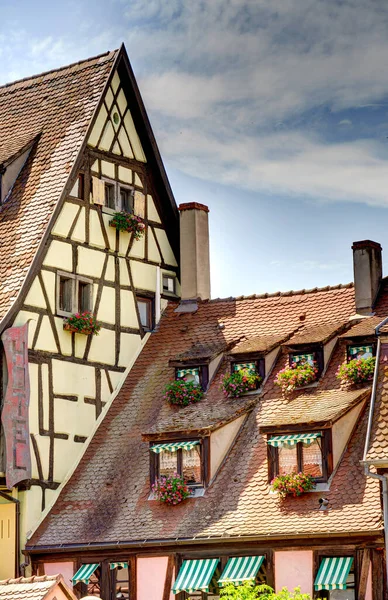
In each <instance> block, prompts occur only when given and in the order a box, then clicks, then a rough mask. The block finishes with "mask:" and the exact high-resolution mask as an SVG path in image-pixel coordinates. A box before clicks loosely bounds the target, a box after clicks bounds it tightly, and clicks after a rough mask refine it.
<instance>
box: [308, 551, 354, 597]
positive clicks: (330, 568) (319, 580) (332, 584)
mask: <svg viewBox="0 0 388 600" xmlns="http://www.w3.org/2000/svg"><path fill="white" fill-rule="evenodd" d="M352 564H353V557H352V556H337V557H331V558H323V559H322V562H321V566H320V567H319V571H318V575H317V576H316V579H315V581H314V588H315V589H316V590H346V580H347V578H348V575H349V571H350V569H351V567H352Z"/></svg>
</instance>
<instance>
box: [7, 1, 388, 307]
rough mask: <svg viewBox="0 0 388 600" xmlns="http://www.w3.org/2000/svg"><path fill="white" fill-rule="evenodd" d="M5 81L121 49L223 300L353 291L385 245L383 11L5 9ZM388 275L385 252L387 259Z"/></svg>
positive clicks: (219, 4)
mask: <svg viewBox="0 0 388 600" xmlns="http://www.w3.org/2000/svg"><path fill="white" fill-rule="evenodd" d="M0 8H1V15H2V18H1V21H0V82H1V83H5V82H7V81H12V80H14V79H18V78H20V77H25V76H27V75H31V74H34V73H39V72H41V71H43V70H47V69H51V68H54V67H58V66H61V65H64V64H67V63H69V62H73V61H77V60H80V59H82V58H86V57H88V56H92V55H94V54H99V53H101V52H104V51H106V50H108V49H113V48H116V47H118V46H119V45H120V44H121V42H123V41H124V42H125V44H126V47H127V50H128V53H129V56H130V60H131V62H132V66H133V68H134V71H135V74H136V76H137V79H138V82H139V86H140V89H141V92H142V95H143V98H144V100H145V104H146V107H147V109H148V112H149V115H150V118H151V122H152V125H153V129H154V132H155V135H156V138H157V141H158V144H159V147H160V149H161V152H162V156H163V159H164V162H165V165H166V168H167V171H168V175H169V178H170V181H171V184H172V187H173V190H174V193H175V197H176V200H177V202H178V203H181V202H187V201H192V200H196V201H199V202H202V203H205V204H208V205H209V207H210V227H211V264H212V288H213V292H212V294H213V297H214V296H230V295H240V294H251V293H262V292H266V291H268V292H272V291H277V290H288V289H294V290H296V289H300V288H310V287H315V286H323V285H327V284H337V283H341V282H342V283H346V282H348V281H351V280H352V277H353V274H352V256H351V249H350V246H351V244H352V242H353V241H355V240H360V239H366V238H369V239H374V240H376V241H379V242H380V243H381V244H382V246H383V248H384V246H385V245H387V244H386V240H387V239H388V210H387V209H388V114H387V109H388V67H387V56H388V35H387V34H388V4H387V2H386V1H385V0H381V1H380V0H374V1H372V2H366V1H365V0H337V1H333V0H132V1H130V0H94V1H93V2H92V1H89V0H78V1H77V2H73V1H68V2H61V3H56V2H55V3H54V2H52V1H48V0H35V2H31V1H30V0H18V1H17V2H15V1H14V0H0ZM384 262H385V265H386V268H385V272H386V274H388V245H387V253H386V260H385V261H384Z"/></svg>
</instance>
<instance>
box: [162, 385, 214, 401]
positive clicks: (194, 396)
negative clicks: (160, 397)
mask: <svg viewBox="0 0 388 600" xmlns="http://www.w3.org/2000/svg"><path fill="white" fill-rule="evenodd" d="M203 397H204V392H203V390H202V388H201V387H200V386H199V385H196V384H195V383H194V382H193V381H184V380H183V379H178V380H174V381H171V382H170V383H169V384H168V385H166V387H165V390H164V400H167V402H168V403H169V404H172V405H175V406H188V405H189V404H193V403H195V402H199V401H200V400H202V398H203Z"/></svg>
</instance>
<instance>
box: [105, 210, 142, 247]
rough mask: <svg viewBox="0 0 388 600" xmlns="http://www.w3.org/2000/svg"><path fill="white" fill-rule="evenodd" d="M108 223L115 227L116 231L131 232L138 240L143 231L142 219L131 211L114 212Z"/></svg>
mask: <svg viewBox="0 0 388 600" xmlns="http://www.w3.org/2000/svg"><path fill="white" fill-rule="evenodd" d="M110 225H111V226H112V227H115V228H116V229H117V230H118V231H129V232H132V233H133V235H134V238H135V240H139V239H140V238H141V236H142V235H143V233H144V231H145V225H144V222H143V220H142V219H141V218H140V217H137V216H136V215H134V214H133V213H128V212H125V211H121V212H116V213H115V214H114V215H113V219H112V220H111V221H110Z"/></svg>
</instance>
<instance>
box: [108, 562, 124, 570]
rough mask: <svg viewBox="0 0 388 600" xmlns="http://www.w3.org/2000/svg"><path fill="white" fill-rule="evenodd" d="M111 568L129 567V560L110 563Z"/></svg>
mask: <svg viewBox="0 0 388 600" xmlns="http://www.w3.org/2000/svg"><path fill="white" fill-rule="evenodd" d="M110 568H111V571H113V569H128V563H127V562H113V563H110Z"/></svg>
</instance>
